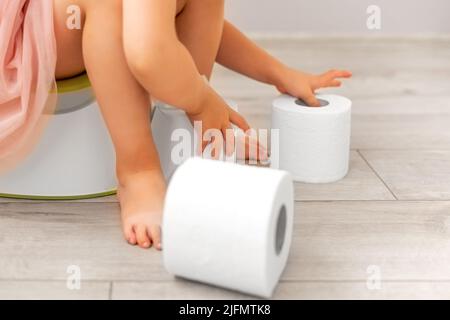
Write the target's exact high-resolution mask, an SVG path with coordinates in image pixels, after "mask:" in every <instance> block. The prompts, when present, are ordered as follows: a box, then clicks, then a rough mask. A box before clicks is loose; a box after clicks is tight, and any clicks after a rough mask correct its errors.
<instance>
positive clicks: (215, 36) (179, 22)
mask: <svg viewBox="0 0 450 320" xmlns="http://www.w3.org/2000/svg"><path fill="white" fill-rule="evenodd" d="M223 25H224V0H213V1H203V0H200V1H199V0H189V1H188V2H187V3H186V5H185V6H184V8H183V11H182V12H181V13H180V14H179V15H178V16H177V19H176V26H177V34H178V38H179V39H180V41H181V42H182V43H183V44H184V46H185V47H186V48H187V49H188V50H189V52H190V54H191V55H192V57H193V58H194V61H195V63H196V65H197V68H198V70H199V72H200V74H202V75H205V76H207V77H208V79H209V78H210V77H211V73H212V70H213V67H214V63H215V61H216V57H217V53H218V51H219V47H220V42H221V39H222V31H223Z"/></svg>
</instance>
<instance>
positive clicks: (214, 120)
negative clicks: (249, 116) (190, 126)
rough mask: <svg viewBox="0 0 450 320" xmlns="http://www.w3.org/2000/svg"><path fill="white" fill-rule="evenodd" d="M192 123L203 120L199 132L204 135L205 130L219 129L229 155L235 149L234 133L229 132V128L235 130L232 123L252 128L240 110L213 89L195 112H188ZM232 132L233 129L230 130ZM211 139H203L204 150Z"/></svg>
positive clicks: (243, 128) (245, 128)
mask: <svg viewBox="0 0 450 320" xmlns="http://www.w3.org/2000/svg"><path fill="white" fill-rule="evenodd" d="M187 115H188V117H189V119H190V120H191V122H192V123H194V122H195V121H201V123H202V131H203V132H197V134H199V135H201V137H203V134H204V132H206V131H207V130H209V129H218V130H220V131H221V133H222V137H223V139H224V140H223V141H225V142H226V149H225V150H226V152H227V155H231V154H232V153H233V151H234V143H235V139H234V135H233V134H228V135H227V130H228V129H230V130H233V127H232V124H234V125H236V126H237V127H239V128H241V129H242V130H244V132H245V131H247V130H249V129H250V126H249V125H248V123H247V121H246V120H245V119H244V117H242V116H241V115H240V114H239V113H238V112H236V111H234V110H233V109H232V108H231V107H229V106H228V105H227V104H226V102H225V101H223V99H222V98H221V97H220V96H218V95H217V94H216V93H215V92H213V91H212V90H211V91H209V92H208V93H207V94H206V95H205V97H204V99H202V102H201V103H200V105H199V106H198V108H196V110H195V111H193V112H187ZM230 133H232V131H230ZM208 143H209V141H207V140H203V139H202V145H201V147H202V150H201V151H203V150H204V149H205V147H206V146H207V145H208ZM199 151H200V150H199Z"/></svg>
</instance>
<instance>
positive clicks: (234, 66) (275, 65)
mask: <svg viewBox="0 0 450 320" xmlns="http://www.w3.org/2000/svg"><path fill="white" fill-rule="evenodd" d="M217 62H218V63H220V64H222V65H223V66H225V67H227V68H229V69H231V70H234V71H236V72H239V73H241V74H243V75H246V76H248V77H250V78H252V79H255V80H257V81H261V82H264V83H267V84H271V85H274V86H276V87H277V88H278V90H279V91H281V92H282V93H288V94H290V95H292V96H296V97H298V98H301V99H303V100H304V101H305V102H306V103H308V104H309V105H311V106H318V105H320V103H319V102H318V101H317V99H316V98H315V96H314V91H315V90H316V89H319V88H324V87H338V86H340V85H341V82H340V81H339V80H337V78H349V77H351V73H350V72H348V71H339V70H331V71H328V72H326V73H324V74H322V75H318V76H316V75H311V74H307V73H303V72H300V71H297V70H294V69H291V68H289V67H287V66H285V65H284V64H282V63H281V62H280V61H279V60H277V59H275V58H274V57H272V56H271V55H270V54H268V53H267V52H266V51H264V50H263V49H261V48H259V47H258V46H257V45H256V44H255V43H253V42H252V41H251V40H250V39H248V38H247V37H246V36H245V35H244V34H242V33H241V32H240V31H239V30H238V29H237V28H236V27H234V26H233V25H232V24H231V23H229V22H227V21H226V22H225V25H224V30H223V36H222V43H221V45H220V49H219V54H218V56H217Z"/></svg>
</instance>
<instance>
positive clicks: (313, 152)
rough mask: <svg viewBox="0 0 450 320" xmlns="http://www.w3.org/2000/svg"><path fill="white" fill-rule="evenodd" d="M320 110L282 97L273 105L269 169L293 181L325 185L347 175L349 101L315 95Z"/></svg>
mask: <svg viewBox="0 0 450 320" xmlns="http://www.w3.org/2000/svg"><path fill="white" fill-rule="evenodd" d="M317 98H318V99H319V101H320V102H321V106H320V107H309V106H307V105H305V104H304V102H302V101H301V100H298V99H296V98H293V97H291V96H287V95H283V96H280V97H279V98H277V99H276V100H275V101H274V102H273V108H272V129H279V132H278V134H279V136H278V138H279V139H278V141H272V159H271V160H272V167H277V168H280V169H283V170H286V171H289V172H290V173H291V174H292V176H293V178H294V180H296V181H300V182H308V183H328V182H334V181H337V180H340V179H342V178H343V177H345V175H346V174H347V172H348V166H349V152H350V127H351V105H352V103H351V101H350V100H349V99H347V98H344V97H341V96H337V95H318V96H317Z"/></svg>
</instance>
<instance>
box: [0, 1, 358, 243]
mask: <svg viewBox="0 0 450 320" xmlns="http://www.w3.org/2000/svg"><path fill="white" fill-rule="evenodd" d="M74 5H75V6H77V7H78V8H80V10H81V28H80V29H69V28H68V27H67V24H66V22H67V18H68V14H67V9H68V7H69V6H74ZM17 17H22V18H23V17H25V18H24V19H22V20H23V21H22V24H23V25H24V26H26V27H24V28H23V29H22V30H21V29H20V28H17V21H19V20H18V19H17ZM52 18H53V19H52ZM49 19H51V20H53V21H49ZM26 24H28V25H26ZM49 25H50V26H51V27H52V28H51V29H47V28H46V27H45V26H49ZM33 30H35V32H33ZM8 31H9V33H8ZM21 32H22V33H23V35H22V34H21ZM30 34H31V36H30ZM0 35H2V43H0V58H2V61H6V62H8V61H7V60H8V59H10V58H11V57H12V56H13V53H12V52H11V50H15V51H22V52H20V56H22V57H23V56H26V55H27V54H30V56H31V55H32V54H33V52H37V51H38V50H37V49H36V48H40V50H41V51H39V53H42V52H45V55H42V54H36V55H34V56H33V57H34V58H33V59H31V60H30V61H34V64H33V65H34V66H35V68H34V69H33V68H29V69H30V70H29V71H27V72H29V73H34V74H32V76H31V79H35V82H36V83H38V82H39V81H41V82H42V83H44V84H43V85H42V86H34V87H32V88H30V89H29V91H28V92H24V91H23V90H22V91H17V92H16V94H20V95H21V96H22V98H23V97H24V94H28V95H30V96H39V95H42V94H45V93H46V92H48V91H45V89H39V88H47V87H49V86H50V83H48V82H50V81H54V80H55V79H61V78H68V77H72V76H75V75H77V74H80V73H82V72H84V71H85V70H86V71H87V73H88V75H89V78H90V80H91V83H92V86H93V89H94V91H95V94H96V97H97V99H98V103H99V105H100V107H101V111H102V114H103V117H104V120H105V122H106V124H107V126H108V129H109V132H110V135H111V138H112V141H113V144H114V147H115V151H116V155H117V158H116V161H117V170H116V171H117V178H118V182H119V186H118V197H119V201H120V207H121V216H122V223H123V232H124V235H125V239H126V240H127V241H128V242H129V243H130V244H132V245H136V244H138V245H139V246H140V247H142V248H149V247H151V246H152V245H153V246H154V247H156V248H157V249H161V231H160V223H161V218H162V211H163V201H164V196H165V192H166V182H165V180H164V178H163V174H162V172H161V166H160V163H159V157H158V153H157V151H156V148H155V144H154V142H153V139H152V134H151V128H150V124H149V120H148V119H149V112H150V104H149V101H150V100H151V99H157V100H160V101H164V102H165V103H167V104H170V105H173V106H176V107H177V108H180V109H182V110H184V111H185V112H186V114H187V115H188V117H189V118H190V120H191V121H201V122H202V128H203V131H206V130H208V129H219V130H221V131H222V132H225V131H226V130H227V129H228V128H230V126H231V125H232V124H234V125H236V126H237V127H239V128H241V129H243V130H244V131H246V130H248V129H249V128H250V127H249V125H248V124H247V122H246V120H245V119H244V118H243V117H242V116H241V115H240V114H239V113H237V112H235V111H233V109H231V108H230V107H229V106H228V105H227V104H226V102H225V101H224V100H223V99H222V98H221V97H220V96H219V95H218V94H217V93H216V92H215V91H214V89H213V88H212V87H211V86H210V85H209V84H208V83H207V82H205V81H204V79H203V76H206V77H207V78H208V79H209V78H210V76H211V73H212V70H213V66H214V63H215V62H217V63H219V64H221V65H223V66H225V67H227V68H229V69H231V70H234V71H236V72H238V73H240V74H243V75H245V76H248V77H250V78H252V79H255V80H257V81H260V82H264V83H266V84H269V85H273V86H275V87H276V88H277V89H278V90H279V91H280V92H282V93H286V94H290V95H292V96H296V97H299V98H301V99H303V100H304V101H305V102H306V103H307V104H309V105H310V106H318V105H319V102H318V101H317V100H316V98H315V96H314V92H315V90H316V89H319V88H325V87H338V86H340V85H341V81H340V80H338V78H349V77H351V73H350V72H348V71H340V70H331V71H328V72H326V73H323V74H321V75H312V74H308V73H305V72H301V71H299V70H294V69H292V68H289V67H287V66H286V65H284V64H283V63H281V62H280V61H278V60H277V59H275V58H274V57H272V56H271V55H269V54H268V53H267V52H265V51H264V50H262V49H261V48H259V47H258V46H257V45H256V44H254V43H253V42H252V41H250V40H249V39H248V38H246V37H245V36H244V35H243V34H242V33H241V32H240V31H239V30H238V29H236V28H235V27H234V26H233V25H232V24H231V23H229V22H228V21H226V20H224V0H95V1H94V0H39V1H37V0H2V1H1V4H0ZM6 35H8V36H10V37H11V38H13V37H16V38H18V39H22V38H21V37H22V36H23V39H25V40H26V41H30V42H31V43H34V44H35V45H34V46H33V45H30V46H23V47H22V46H14V48H13V49H11V48H5V47H6V45H5V43H8V41H6V42H5V43H4V38H3V36H6ZM10 40H11V39H10ZM13 40H14V39H13ZM19 42H20V41H19ZM9 43H11V41H9ZM52 44H56V46H54V45H52ZM33 50H34V51H33ZM14 67H17V65H16V64H14V65H13V64H9V65H8V68H10V69H11V68H14ZM2 68H3V69H4V70H5V68H6V66H5V65H3V66H2ZM43 70H44V73H45V72H47V73H48V72H51V77H52V79H49V77H38V76H37V75H39V74H41V73H43ZM9 71H11V70H9ZM25 78H27V77H25ZM36 79H37V80H36ZM8 81H9V83H10V84H11V82H13V84H14V82H21V81H25V80H24V79H23V78H20V77H10V78H9V79H8ZM0 82H1V81H0ZM45 82H47V83H45ZM2 85H4V84H0V89H1V90H2V91H5V92H6V89H4V87H2ZM12 87H14V86H12ZM33 88H34V89H33ZM33 90H35V91H33ZM5 92H0V111H1V110H2V109H3V108H6V106H9V107H11V104H14V103H16V102H15V101H16V100H15V99H14V96H13V97H12V98H11V93H10V96H9V97H8V95H7V94H5ZM5 95H6V97H7V98H5ZM18 100H20V99H18ZM17 103H22V105H23V101H22V102H17ZM36 104H38V102H36V101H34V102H33V103H31V102H30V103H28V105H27V106H28V107H29V108H28V109H27V108H25V109H24V110H26V111H27V112H31V111H32V110H36V109H35V108H36ZM33 108H34V109H33ZM28 125H30V126H32V125H33V123H28ZM0 130H2V127H1V126H0ZM0 137H3V134H1V135H0ZM224 138H226V137H224Z"/></svg>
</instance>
